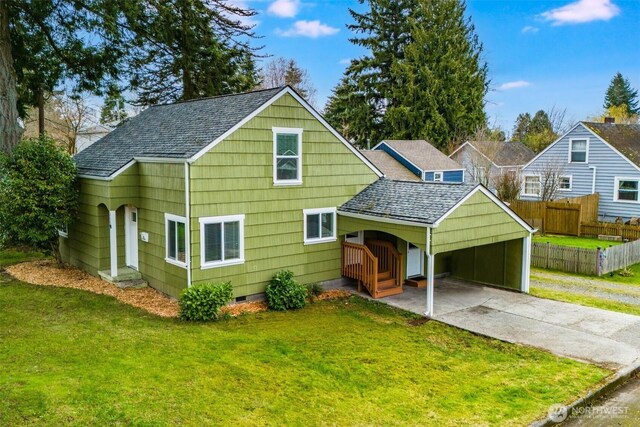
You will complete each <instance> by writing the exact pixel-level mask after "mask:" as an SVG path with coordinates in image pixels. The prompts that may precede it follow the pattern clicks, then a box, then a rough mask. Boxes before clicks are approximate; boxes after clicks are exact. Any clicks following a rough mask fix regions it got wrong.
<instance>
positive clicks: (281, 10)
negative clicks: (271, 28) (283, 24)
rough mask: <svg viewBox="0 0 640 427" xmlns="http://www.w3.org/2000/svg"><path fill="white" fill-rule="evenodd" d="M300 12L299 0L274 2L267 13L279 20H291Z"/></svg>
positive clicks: (277, 0) (278, 0)
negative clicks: (277, 17)
mask: <svg viewBox="0 0 640 427" xmlns="http://www.w3.org/2000/svg"><path fill="white" fill-rule="evenodd" d="M299 10H300V0H276V1H274V2H273V3H271V4H270V5H269V9H267V11H268V12H269V13H270V14H272V15H276V16H279V17H281V18H293V17H294V16H296V15H297V14H298V11H299Z"/></svg>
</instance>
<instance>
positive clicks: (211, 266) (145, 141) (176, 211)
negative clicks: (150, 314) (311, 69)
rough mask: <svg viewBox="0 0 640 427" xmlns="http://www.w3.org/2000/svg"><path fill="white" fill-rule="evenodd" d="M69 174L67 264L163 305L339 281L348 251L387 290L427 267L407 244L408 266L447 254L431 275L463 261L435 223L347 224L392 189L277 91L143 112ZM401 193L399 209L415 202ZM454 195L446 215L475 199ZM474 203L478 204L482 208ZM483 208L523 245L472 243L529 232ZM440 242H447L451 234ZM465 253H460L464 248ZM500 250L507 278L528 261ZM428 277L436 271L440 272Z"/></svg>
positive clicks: (302, 105)
mask: <svg viewBox="0 0 640 427" xmlns="http://www.w3.org/2000/svg"><path fill="white" fill-rule="evenodd" d="M76 162H77V165H78V169H79V172H80V181H81V206H80V215H79V218H78V221H77V222H76V223H74V224H71V225H70V226H69V227H68V233H67V235H66V236H64V237H62V238H61V239H62V249H63V256H64V257H65V259H66V260H67V261H68V262H70V263H71V264H73V265H76V266H79V267H81V268H83V269H84V270H86V271H88V272H90V273H93V274H96V275H97V274H100V275H101V276H102V277H104V278H105V279H107V280H110V281H114V282H117V281H121V280H126V279H129V278H133V277H142V278H143V279H144V280H146V281H147V282H148V283H149V284H150V285H151V286H153V287H154V288H156V289H158V290H160V291H162V292H165V293H167V294H169V295H172V296H178V295H179V293H180V292H181V290H183V289H185V288H186V287H189V286H191V285H193V284H198V283H204V282H220V281H231V283H232V285H233V286H234V296H235V297H236V298H237V299H243V298H244V297H247V296H251V295H255V294H260V293H262V292H263V291H264V288H265V285H266V284H267V282H268V281H269V280H270V278H271V277H272V276H273V274H275V273H276V272H277V271H279V270H282V269H290V270H292V271H293V272H294V273H295V275H296V277H297V279H298V280H299V281H300V282H302V283H311V282H324V281H329V280H333V279H339V278H340V277H341V275H342V273H343V272H344V271H345V258H344V256H343V255H341V254H344V249H343V248H344V247H345V245H356V246H358V247H361V248H366V250H368V251H369V252H371V250H374V251H377V252H376V253H377V254H378V255H379V261H380V262H379V267H380V271H376V274H377V273H380V277H379V278H378V279H379V281H380V282H385V281H387V283H388V280H389V279H394V280H395V283H398V284H399V285H400V287H401V286H402V284H403V281H404V279H405V278H406V277H407V273H411V274H413V273H416V272H417V270H416V266H417V265H420V273H422V272H423V268H424V265H425V261H424V259H418V263H417V264H416V263H415V252H414V251H413V250H412V247H411V246H409V245H408V243H410V242H413V243H414V244H415V246H417V247H419V248H421V250H422V252H420V254H419V257H418V258H424V257H425V255H424V254H425V250H426V248H427V247H429V248H430V249H429V250H431V248H432V247H433V248H435V249H436V250H437V251H438V252H437V253H439V254H440V253H443V251H444V250H445V249H446V251H447V253H451V258H447V257H445V256H441V257H438V258H436V261H440V260H442V262H443V263H445V264H443V265H444V266H443V267H442V271H444V270H447V269H451V268H449V265H447V264H446V262H450V265H454V264H455V263H456V262H458V259H461V258H456V256H457V255H456V254H454V252H455V251H456V250H459V249H464V248H461V247H459V244H458V246H456V245H453V246H451V245H450V246H447V245H444V246H442V244H440V243H438V245H440V246H433V245H434V243H433V242H432V243H431V246H429V245H427V244H426V240H425V239H426V238H427V235H428V234H426V230H427V229H430V228H433V226H434V224H431V226H428V224H425V223H424V221H423V222H421V220H420V219H418V220H412V219H408V220H406V221H404V222H401V223H398V224H395V223H390V222H389V221H388V219H387V218H383V217H380V216H377V217H376V215H368V216H367V214H366V213H365V218H359V217H358V218H356V217H354V216H353V215H354V214H353V213H350V212H348V210H349V208H348V203H349V202H350V200H351V199H353V198H354V196H356V195H359V197H362V195H363V194H367V193H366V192H367V191H369V188H373V189H376V188H378V186H380V185H388V184H387V183H389V182H393V181H390V180H387V179H381V178H382V177H383V174H382V173H381V172H380V170H379V169H377V168H376V167H375V166H374V165H373V164H372V163H371V162H370V161H368V160H367V159H366V158H365V157H364V156H362V155H361V154H360V153H359V152H358V151H357V150H356V149H355V148H354V147H353V146H352V145H351V144H349V143H348V142H347V141H346V140H345V139H344V138H343V137H341V136H340V135H339V134H338V133H337V132H336V131H335V130H333V129H332V128H331V127H330V126H329V125H328V124H327V123H326V122H325V121H324V119H323V118H322V117H321V116H320V115H319V114H318V113H317V112H316V111H315V110H313V108H311V107H310V106H309V105H308V104H307V103H306V102H305V101H304V100H303V99H302V98H301V97H299V96H298V95H297V94H296V93H295V92H294V91H293V90H292V89H290V88H288V87H286V88H277V89H270V90H263V91H257V92H250V93H246V94H239V95H229V96H221V97H215V98H208V99H202V100H196V101H188V102H182V103H177V104H170V105H160V106H155V107H151V108H149V109H147V110H145V111H144V112H142V113H141V114H140V115H138V116H136V117H134V118H133V119H131V120H129V121H128V122H126V123H125V124H123V125H121V126H120V127H118V128H117V129H115V130H114V131H113V132H111V133H110V134H109V135H108V136H106V137H105V138H103V139H101V140H99V141H98V142H96V143H95V144H93V145H92V146H90V147H89V148H87V149H86V150H84V151H83V152H82V153H79V154H78V155H77V156H76ZM401 184H402V183H401ZM401 184H398V185H401ZM416 184H418V185H421V187H419V188H420V190H417V191H419V192H420V194H421V196H420V197H421V200H430V198H433V200H436V199H435V197H437V195H438V194H439V193H434V192H433V191H434V190H433V188H434V186H436V187H435V188H442V189H445V188H447V186H445V185H444V184H424V183H416ZM438 185H443V186H442V187H437V186H438ZM370 186H371V187H370ZM398 188H399V189H400V190H402V191H400V192H399V194H398V195H397V196H398V197H401V198H403V200H404V202H403V204H402V205H401V206H406V205H408V204H410V203H411V200H412V199H414V198H415V197H416V195H415V194H414V192H411V191H408V189H407V191H405V190H404V187H398ZM458 188H460V189H466V190H465V191H469V192H474V195H472V196H470V198H469V199H468V200H465V202H464V203H463V204H462V205H460V206H458V207H455V206H453V207H452V208H455V209H454V211H455V212H458V213H459V212H463V211H466V209H467V206H469V204H471V205H474V206H475V204H476V202H475V200H476V199H475V197H476V196H475V194H476V193H477V191H480V190H475V189H474V188H473V187H469V186H463V185H461V186H459V187H458ZM478 188H480V187H478ZM363 190H364V191H363ZM443 191H444V190H443ZM480 192H481V194H480V195H479V196H478V197H489V196H486V195H484V189H482V191H480ZM456 194H458V193H456ZM471 199H473V200H471ZM354 200H357V199H354ZM483 200H484V199H483ZM485 202H486V200H485ZM489 203H491V204H493V205H494V207H495V208H494V210H493V211H491V209H490V208H489V206H485V207H481V206H477V209H478V210H477V211H476V210H474V211H473V212H474V215H477V216H476V220H475V224H476V227H475V228H478V229H481V228H483V227H485V228H486V221H490V223H491V224H493V222H491V221H505V222H506V223H505V224H502V226H500V225H499V226H497V228H495V227H493V228H490V229H491V230H494V231H495V230H498V229H500V230H501V229H502V228H501V227H506V228H510V227H512V226H513V227H519V228H518V232H519V233H520V234H518V233H516V232H513V233H511V232H506V233H502V234H499V235H498V236H497V237H487V236H484V235H483V236H484V237H481V238H480V237H479V238H478V239H477V240H474V241H473V242H476V243H478V244H494V243H497V242H503V241H506V240H508V239H507V238H508V237H509V238H511V240H515V239H518V238H519V239H520V244H521V245H520V246H522V244H523V243H522V242H524V241H525V239H527V238H528V236H529V232H528V231H527V230H525V229H524V228H522V227H521V226H520V224H519V222H518V221H517V219H516V218H515V217H512V216H511V215H512V213H510V211H508V209H507V210H506V211H505V207H504V206H503V205H501V204H499V203H498V202H497V201H495V200H493V199H490V200H489ZM420 206H422V207H423V206H424V204H423V205H420ZM339 207H340V209H338V208H339ZM416 209H418V210H420V209H422V208H421V207H418V208H416ZM474 209H475V208H474ZM485 210H486V211H487V212H488V213H487V214H486V215H484V216H483V215H479V213H482V212H485ZM415 212H416V211H415V210H411V211H407V212H406V213H405V215H406V216H408V217H411V216H412V215H413V214H414V213H415ZM494 214H496V215H497V216H496V217H495V218H494ZM503 214H506V216H504V215H503ZM467 216H468V218H467V220H468V221H473V218H472V217H471V216H469V214H467ZM451 217H452V220H453V218H454V217H453V214H451ZM498 217H499V218H502V219H498ZM449 223H452V222H447V224H449ZM416 230H420V233H417V231H416ZM441 230H446V227H444V228H441ZM451 233H452V234H451V238H454V237H455V236H454V234H455V230H451ZM446 238H449V237H446ZM354 239H355V240H354ZM492 239H493V240H492ZM496 239H497V240H496ZM466 241H467V246H465V248H470V247H473V246H469V240H468V239H466ZM402 242H407V243H405V244H404V245H403V243H402ZM434 242H438V240H437V239H436V240H435V241H434ZM511 245H512V246H513V247H514V248H516V249H514V251H515V252H513V254H511V252H509V255H505V254H504V252H501V255H500V257H499V258H500V259H496V260H495V262H496V263H497V262H500V265H501V266H503V267H504V268H505V269H506V268H507V266H506V263H505V262H504V259H508V260H509V262H510V263H516V264H517V263H518V262H520V261H522V260H523V259H524V258H523V257H526V251H525V250H523V249H522V248H520V249H517V245H516V244H511ZM510 248H511V246H509V247H508V248H507V247H506V246H505V250H506V249H510ZM363 250H364V249H363ZM405 252H406V255H407V256H406V257H404V256H402V255H403V253H405ZM430 254H432V252H428V253H427V255H430ZM392 255H394V256H396V255H397V259H400V263H399V264H397V265H398V267H397V268H396V269H395V270H394V272H393V273H394V276H393V277H391V272H389V271H385V270H384V267H388V266H389V262H388V260H389V259H390V257H391V256H392ZM469 256H470V255H469ZM515 258H518V260H515ZM449 259H450V261H447V260H449ZM464 259H465V260H466V259H471V258H464ZM474 259H475V258H474ZM501 260H502V261H501ZM352 261H353V260H352ZM376 261H378V260H376ZM360 264H361V267H362V263H360ZM350 265H351V266H352V267H353V263H351V264H350ZM427 265H428V264H427ZM509 265H511V264H509ZM455 267H456V268H455V269H453V270H452V274H458V272H460V274H462V273H464V272H466V273H467V276H465V277H468V278H469V279H470V280H479V281H487V282H490V283H494V284H497V285H499V286H508V287H509V286H510V287H513V288H516V287H517V286H516V282H515V279H514V278H513V277H515V275H516V273H515V272H514V271H515V270H514V271H512V270H508V273H506V274H507V276H508V280H502V281H500V280H498V279H495V280H494V279H493V276H492V277H485V276H482V275H481V274H479V273H478V272H477V271H476V270H475V267H474V268H473V269H472V270H469V271H467V270H464V271H463V269H461V268H459V267H458V264H455ZM432 270H433V271H440V270H438V268H437V262H436V267H435V268H432ZM505 271H506V270H505ZM518 271H520V270H518ZM503 273H504V271H503ZM385 275H388V276H385ZM495 276H496V277H497V276H498V274H496V275H495ZM501 277H504V274H502V276H501ZM492 280H493V282H492ZM519 283H520V289H523V290H526V288H525V286H524V284H523V283H521V282H519ZM383 285H384V283H383Z"/></svg>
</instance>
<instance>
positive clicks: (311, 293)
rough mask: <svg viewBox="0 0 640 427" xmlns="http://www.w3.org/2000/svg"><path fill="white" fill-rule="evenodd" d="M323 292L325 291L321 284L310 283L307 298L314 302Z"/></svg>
mask: <svg viewBox="0 0 640 427" xmlns="http://www.w3.org/2000/svg"><path fill="white" fill-rule="evenodd" d="M323 291H324V289H323V288H322V285H321V284H319V283H309V284H308V285H307V298H309V299H310V300H311V301H313V300H314V299H315V297H317V296H318V295H320V294H321V293H322V292H323Z"/></svg>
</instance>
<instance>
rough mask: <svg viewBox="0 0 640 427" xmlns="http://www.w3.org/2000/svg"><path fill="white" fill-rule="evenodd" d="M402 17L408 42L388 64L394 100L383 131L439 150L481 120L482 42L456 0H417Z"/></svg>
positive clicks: (485, 84) (483, 92)
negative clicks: (400, 55)
mask: <svg viewBox="0 0 640 427" xmlns="http://www.w3.org/2000/svg"><path fill="white" fill-rule="evenodd" d="M408 22H409V23H410V31H411V39H412V41H411V43H409V44H408V45H407V46H406V48H405V51H404V59H403V60H396V61H395V62H394V66H393V67H392V76H393V81H394V82H396V83H397V84H396V85H395V87H394V88H393V93H394V96H393V98H395V99H396V100H397V105H389V106H388V109H387V112H386V116H385V120H386V121H387V123H389V126H388V128H387V129H386V130H387V131H389V132H390V133H391V137H393V138H401V139H405V138H406V139H427V140H429V141H430V142H431V143H432V144H434V145H435V146H436V147H438V148H440V149H444V148H445V147H446V146H447V144H448V143H449V141H451V140H453V139H456V138H465V137H466V136H468V135H470V134H472V133H473V132H474V131H475V130H476V129H477V128H478V127H479V126H484V125H486V115H485V112H484V97H485V95H486V93H487V90H488V84H489V81H488V79H487V66H486V64H484V63H483V62H482V60H481V58H480V55H481V54H482V44H481V43H480V42H479V40H478V37H477V35H476V34H475V29H474V26H473V24H472V23H471V22H470V20H469V19H467V18H465V5H464V3H463V2H460V1H459V0H438V1H430V0H419V1H417V6H416V8H415V10H413V12H412V14H411V16H410V17H409V19H408Z"/></svg>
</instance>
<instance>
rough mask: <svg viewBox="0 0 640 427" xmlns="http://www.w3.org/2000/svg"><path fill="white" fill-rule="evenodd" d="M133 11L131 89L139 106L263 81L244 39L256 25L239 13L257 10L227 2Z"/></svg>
mask: <svg viewBox="0 0 640 427" xmlns="http://www.w3.org/2000/svg"><path fill="white" fill-rule="evenodd" d="M143 3H145V4H144V6H145V7H143V8H138V9H137V10H136V11H135V13H130V14H129V16H128V18H129V25H130V26H131V27H132V28H133V29H134V30H135V33H136V37H135V41H134V45H135V46H136V49H135V51H134V54H133V55H132V56H131V62H130V72H131V76H132V79H131V89H133V91H134V92H136V94H137V99H135V100H134V104H136V105H154V104H158V103H167V102H174V101H182V100H189V99H195V98H202V97H206V96H213V95H221V94H226V93H234V92H243V91H246V90H249V89H252V88H253V87H255V85H256V84H257V83H258V80H257V73H256V71H255V65H254V64H253V56H254V53H255V52H254V50H253V49H252V48H251V47H250V46H249V44H248V43H247V42H246V40H245V41H242V40H243V39H246V38H251V37H254V34H253V32H252V28H253V27H252V26H251V25H246V24H243V23H241V22H240V21H238V20H237V19H233V18H229V16H234V17H236V18H237V17H251V16H254V15H255V13H256V12H255V11H254V10H252V9H244V8H241V7H238V6H234V5H233V4H231V3H230V2H226V1H223V0H214V1H204V0H170V1H163V2H155V1H153V2H143Z"/></svg>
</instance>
